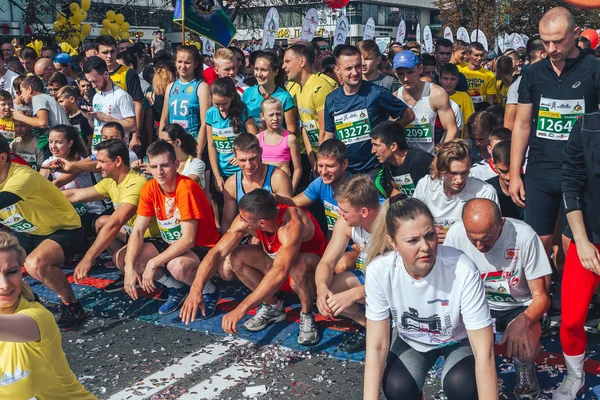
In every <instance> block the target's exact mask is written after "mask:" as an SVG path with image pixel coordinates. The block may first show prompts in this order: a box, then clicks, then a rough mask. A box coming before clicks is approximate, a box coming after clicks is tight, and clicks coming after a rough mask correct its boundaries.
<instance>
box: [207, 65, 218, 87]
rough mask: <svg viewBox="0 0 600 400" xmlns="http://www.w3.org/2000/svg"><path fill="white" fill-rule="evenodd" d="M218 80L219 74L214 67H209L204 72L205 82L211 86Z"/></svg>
mask: <svg viewBox="0 0 600 400" xmlns="http://www.w3.org/2000/svg"><path fill="white" fill-rule="evenodd" d="M217 78H219V75H217V73H216V72H215V68H214V67H208V68H206V69H205V70H204V80H205V81H206V83H207V84H208V85H209V86H210V85H212V83H213V82H214V81H216V80H217Z"/></svg>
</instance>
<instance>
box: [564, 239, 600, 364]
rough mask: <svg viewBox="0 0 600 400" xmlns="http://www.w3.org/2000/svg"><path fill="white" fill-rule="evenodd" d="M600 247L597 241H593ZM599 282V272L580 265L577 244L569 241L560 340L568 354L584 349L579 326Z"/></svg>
mask: <svg viewBox="0 0 600 400" xmlns="http://www.w3.org/2000/svg"><path fill="white" fill-rule="evenodd" d="M595 246H596V248H597V249H598V250H600V245H595ZM598 282H600V275H596V274H595V273H593V272H591V271H588V270H587V269H585V268H583V265H581V261H579V255H578V254H577V247H576V246H575V243H574V242H573V241H571V244H570V245H569V250H568V251H567V258H566V260H565V270H564V272H563V278H562V305H561V308H562V312H561V317H562V318H561V319H562V320H561V325H560V343H561V345H562V348H563V352H564V353H565V354H566V355H568V356H578V355H581V354H583V353H585V348H586V345H587V337H586V335H585V329H584V328H583V326H584V324H585V321H586V319H587V313H588V306H589V305H590V302H591V301H592V296H593V294H594V291H595V290H596V285H597V284H598Z"/></svg>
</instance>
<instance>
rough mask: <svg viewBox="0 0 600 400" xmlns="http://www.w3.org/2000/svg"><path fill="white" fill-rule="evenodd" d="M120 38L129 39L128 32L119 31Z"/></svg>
mask: <svg viewBox="0 0 600 400" xmlns="http://www.w3.org/2000/svg"><path fill="white" fill-rule="evenodd" d="M121 39H129V32H121Z"/></svg>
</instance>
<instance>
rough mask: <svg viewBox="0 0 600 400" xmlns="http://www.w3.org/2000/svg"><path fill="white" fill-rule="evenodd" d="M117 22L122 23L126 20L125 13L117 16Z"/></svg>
mask: <svg viewBox="0 0 600 400" xmlns="http://www.w3.org/2000/svg"><path fill="white" fill-rule="evenodd" d="M115 22H116V23H117V25H121V24H122V23H123V22H125V16H124V15H123V14H117V15H116V16H115Z"/></svg>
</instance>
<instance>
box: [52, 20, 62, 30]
mask: <svg viewBox="0 0 600 400" xmlns="http://www.w3.org/2000/svg"><path fill="white" fill-rule="evenodd" d="M61 26H62V22H60V21H54V23H53V24H52V27H53V28H54V31H55V32H57V31H59V30H60V27H61Z"/></svg>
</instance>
